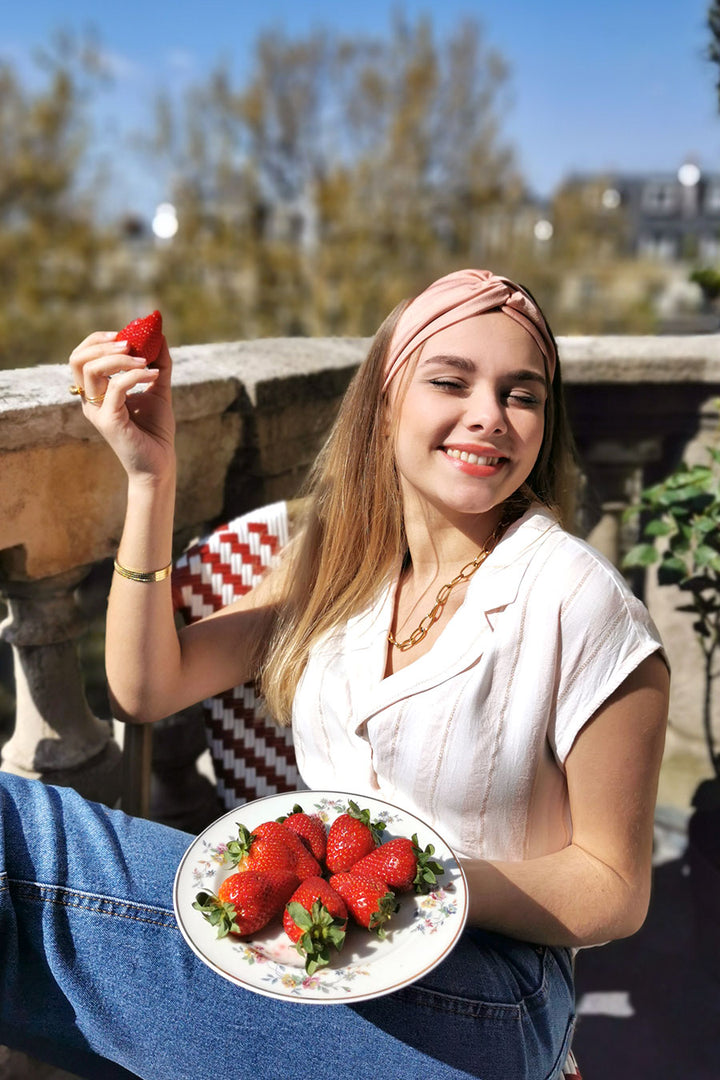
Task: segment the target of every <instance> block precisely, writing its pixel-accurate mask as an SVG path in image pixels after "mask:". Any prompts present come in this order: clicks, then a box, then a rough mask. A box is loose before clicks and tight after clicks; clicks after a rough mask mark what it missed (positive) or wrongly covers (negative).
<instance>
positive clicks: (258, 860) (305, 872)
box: [227, 821, 322, 881]
mask: <svg viewBox="0 0 720 1080" xmlns="http://www.w3.org/2000/svg"><path fill="white" fill-rule="evenodd" d="M227 853H228V855H229V856H230V858H231V859H232V860H233V861H234V862H235V863H236V865H238V866H239V867H240V869H242V870H249V869H255V870H264V869H266V868H267V867H271V868H273V869H280V868H283V869H288V870H292V871H293V872H294V873H295V875H296V877H297V879H298V881H303V880H304V879H305V878H306V877H315V876H317V875H320V874H321V873H322V868H321V866H320V864H319V862H318V861H317V859H316V858H315V856H314V855H313V854H312V852H310V851H308V849H307V848H306V847H305V845H304V843H303V842H302V840H301V839H300V837H299V836H298V835H297V833H295V832H293V831H292V829H288V828H286V827H285V825H282V824H280V822H279V821H264V822H262V824H260V825H258V826H257V827H256V828H254V829H253V831H252V832H248V830H247V829H246V828H245V826H244V825H238V839H237V840H231V841H230V843H229V844H228V846H227Z"/></svg>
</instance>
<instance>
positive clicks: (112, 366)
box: [76, 353, 146, 397]
mask: <svg viewBox="0 0 720 1080" xmlns="http://www.w3.org/2000/svg"><path fill="white" fill-rule="evenodd" d="M145 366H146V362H145V360H143V359H142V357H135V356H127V355H126V354H125V353H122V354H121V355H120V356H103V357H100V358H99V359H97V360H88V361H87V362H86V363H85V364H83V365H82V366H81V367H79V368H78V369H77V375H76V382H77V384H78V385H79V386H82V387H83V389H84V391H85V393H86V394H87V395H89V396H90V397H93V396H96V395H98V394H104V393H105V391H106V390H107V384H108V379H110V378H112V377H114V376H115V375H118V374H119V373H120V372H123V371H134V370H142V369H143V368H144V367H145Z"/></svg>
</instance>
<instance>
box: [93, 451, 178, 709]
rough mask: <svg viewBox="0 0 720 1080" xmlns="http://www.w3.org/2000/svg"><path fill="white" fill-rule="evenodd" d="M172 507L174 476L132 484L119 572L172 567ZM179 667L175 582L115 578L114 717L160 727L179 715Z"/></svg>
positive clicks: (110, 632) (110, 660)
mask: <svg viewBox="0 0 720 1080" xmlns="http://www.w3.org/2000/svg"><path fill="white" fill-rule="evenodd" d="M174 503H175V471H174V469H172V470H169V471H168V472H167V473H166V474H165V475H163V476H162V477H161V478H156V479H153V480H152V481H148V480H146V479H143V480H136V479H133V478H131V479H130V480H129V482H128V502H127V512H126V518H125V526H124V529H123V534H122V539H121V541H120V546H119V548H118V553H117V558H118V562H119V563H120V564H121V565H122V566H125V567H128V568H129V569H132V570H140V571H151V570H159V569H161V568H162V567H164V566H167V565H168V564H169V562H170V561H171V558H172V530H173V513H174ZM180 662H181V656H180V647H179V644H178V638H177V633H176V630H175V622H174V615H173V606H172V595H171V584H170V578H169V577H167V578H165V580H163V581H157V582H151V583H146V582H136V581H130V580H128V579H127V578H124V577H122V576H121V575H119V574H117V573H115V574H113V581H112V587H111V590H110V598H109V601H108V611H107V627H106V642H105V663H106V670H107V677H108V685H109V689H110V693H111V696H112V698H113V705H114V711H115V714H116V716H118V717H119V718H120V719H133V720H140V721H142V720H156V719H158V718H159V717H160V716H165V715H168V713H170V712H172V711H174V708H173V705H174V698H175V693H174V691H175V689H176V688H177V686H178V683H179V675H180Z"/></svg>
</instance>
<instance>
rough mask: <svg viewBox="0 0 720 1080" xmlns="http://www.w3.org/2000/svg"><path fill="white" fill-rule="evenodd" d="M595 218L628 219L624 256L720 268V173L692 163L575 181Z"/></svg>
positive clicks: (570, 185)
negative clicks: (667, 168) (652, 170)
mask: <svg viewBox="0 0 720 1080" xmlns="http://www.w3.org/2000/svg"><path fill="white" fill-rule="evenodd" d="M562 187H563V188H564V189H565V190H568V189H571V190H572V189H574V190H575V191H576V192H578V193H579V194H580V195H581V197H582V198H583V201H584V203H585V206H586V208H587V210H588V212H589V213H593V212H594V213H595V214H596V215H597V216H598V218H602V219H605V220H609V219H610V220H611V219H612V218H614V217H618V218H619V217H622V229H619V230H618V231H617V233H616V235H617V236H618V239H620V237H622V244H621V247H622V248H623V249H624V250H621V251H619V252H618V254H625V255H631V256H636V257H639V258H650V259H659V260H663V261H667V262H675V261H683V262H691V263H693V264H694V265H702V266H708V265H715V264H717V263H718V262H720V173H703V172H702V170H701V169H700V167H699V166H698V165H696V164H695V163H694V162H692V161H687V162H685V163H684V164H683V165H681V167H680V168H679V169H678V170H677V171H676V172H654V173H605V174H603V175H602V176H598V175H597V174H595V175H580V176H578V175H576V176H571V177H569V178H568V179H567V181H565V183H564V184H563V185H562Z"/></svg>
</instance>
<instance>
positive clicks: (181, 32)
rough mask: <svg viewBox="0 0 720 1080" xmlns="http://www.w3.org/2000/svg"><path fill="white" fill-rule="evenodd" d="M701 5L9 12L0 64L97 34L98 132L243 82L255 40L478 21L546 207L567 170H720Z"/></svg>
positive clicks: (234, 2)
mask: <svg viewBox="0 0 720 1080" xmlns="http://www.w3.org/2000/svg"><path fill="white" fill-rule="evenodd" d="M707 6H708V0H605V3H604V4H596V3H589V2H586V0H549V2H546V3H542V2H540V0H512V2H507V3H502V4H500V3H497V0H495V2H494V3H490V2H487V0H476V2H475V3H471V2H468V0H439V2H438V3H428V2H422V0H406V2H405V3H404V4H400V5H398V4H397V3H394V2H389V3H384V2H382V0H363V2H361V3H352V2H349V0H262V2H253V3H250V2H248V0H173V2H172V3H170V2H168V3H159V2H153V0H146V2H145V3H143V2H141V0H122V2H115V0H104V2H103V3H98V2H97V0H70V3H68V0H63V2H60V0H28V2H26V3H17V2H16V3H13V4H6V5H4V10H3V14H2V19H1V20H0V26H1V27H2V33H1V35H0V57H3V58H5V59H8V60H10V61H12V62H13V63H14V64H15V65H16V66H17V68H18V69H19V70H20V71H21V72H23V73H24V74H28V76H29V73H30V72H31V70H32V69H31V64H30V57H31V55H32V53H33V50H34V49H35V48H36V47H37V46H39V45H43V44H45V43H47V41H48V40H49V38H50V36H51V34H52V32H53V30H56V29H58V28H65V29H69V30H75V31H82V30H83V29H86V28H88V27H94V29H95V30H96V32H97V33H98V35H99V38H100V41H101V44H102V46H103V48H104V50H105V51H106V52H107V54H108V57H109V59H110V62H111V65H112V68H113V70H114V73H115V85H114V89H113V90H112V92H108V93H107V94H106V95H105V97H104V100H103V103H102V109H103V128H104V130H105V132H106V135H107V136H108V137H109V138H110V137H112V138H113V139H114V138H115V137H117V146H118V150H117V153H118V154H125V153H127V151H126V150H125V149H123V144H122V133H123V132H124V131H125V130H126V129H127V128H129V127H132V126H137V125H138V123H139V122H140V120H141V118H142V117H143V114H144V112H145V111H147V110H149V108H150V106H151V102H152V99H153V95H154V93H155V91H156V90H157V89H159V88H180V87H181V86H182V85H183V84H184V83H186V82H188V81H193V80H198V79H202V77H203V75H204V74H205V73H206V72H207V71H208V70H209V69H210V68H211V67H212V66H213V65H214V64H215V62H216V61H217V60H219V59H224V60H226V61H227V62H228V63H229V64H231V66H232V68H233V70H234V72H235V73H236V75H237V76H238V78H242V74H243V71H244V70H245V69H246V67H247V63H248V57H249V55H250V52H251V47H252V43H253V41H254V40H255V38H256V36H257V35H258V33H260V32H261V31H263V30H267V29H271V28H272V27H274V26H279V27H282V28H283V29H284V31H285V32H286V33H290V34H292V33H295V32H298V33H302V32H305V31H307V30H309V29H312V28H315V27H317V26H328V27H331V28H336V29H338V30H342V31H345V32H349V33H353V32H364V31H370V32H372V31H382V30H383V28H385V27H387V25H388V23H389V21H390V20H391V18H392V15H393V12H394V11H396V10H398V7H400V9H401V10H402V11H403V12H404V13H405V14H406V15H407V16H409V17H414V16H417V15H419V14H422V13H429V14H431V15H432V18H433V23H434V25H435V27H436V29H437V31H438V32H439V33H443V32H445V31H447V30H450V29H452V27H453V26H455V25H456V24H457V23H458V21H459V20H460V19H462V18H463V17H464V16H468V15H470V16H473V17H476V18H477V19H479V20H480V21H481V22H482V24H483V26H484V28H485V32H486V38H487V40H488V43H489V44H490V45H493V46H495V47H496V48H497V49H498V50H499V52H500V53H501V54H502V55H503V57H504V58H505V60H506V61H507V63H508V65H509V67H510V82H509V89H510V93H509V96H508V101H509V103H508V105H507V107H506V108H505V110H504V115H503V126H502V130H503V133H504V135H505V137H506V138H507V139H508V140H509V141H510V142H511V143H512V144H513V145H514V147H515V148H516V151H517V158H518V162H519V165H520V167H521V170H522V172H523V175H524V176H525V178H526V180H527V181H528V183H529V185H530V186H531V187H532V188H533V189H534V190H535V191H536V192H538V193H539V194H541V195H548V194H549V193H550V192H551V191H552V189H553V187H554V186H555V185H556V184H557V183H558V182H559V181H560V180H561V179H562V177H563V176H565V175H566V174H567V173H569V172H572V171H594V170H606V169H608V170H623V171H629V172H633V171H639V170H648V169H652V170H656V169H657V170H675V169H677V167H678V166H679V165H680V164H681V163H682V161H683V160H685V158H687V157H688V156H690V157H692V158H694V160H696V161H697V162H698V163H699V164H700V166H701V167H702V168H704V169H706V170H719V169H720V114H718V111H717V105H716V94H715V89H714V80H715V69H714V67H713V66H712V65H711V64H709V63H708V62H707V61H706V60H705V59H704V56H703V52H704V50H705V49H706V47H707V32H706V29H705V17H706V11H707ZM160 188H161V182H160V181H159V180H158V179H157V178H155V180H154V181H151V180H150V179H149V178H147V179H145V180H144V179H143V178H142V176H141V175H140V174H139V172H138V170H137V166H132V165H131V163H130V161H129V158H128V168H127V169H126V170H125V178H124V180H123V179H120V180H118V181H117V182H116V190H115V202H116V203H117V204H118V206H120V205H123V206H124V205H127V208H128V209H135V210H140V211H149V209H150V207H149V205H148V204H149V203H150V202H153V203H154V201H156V199H157V198H159V197H162V195H161V191H160Z"/></svg>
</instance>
